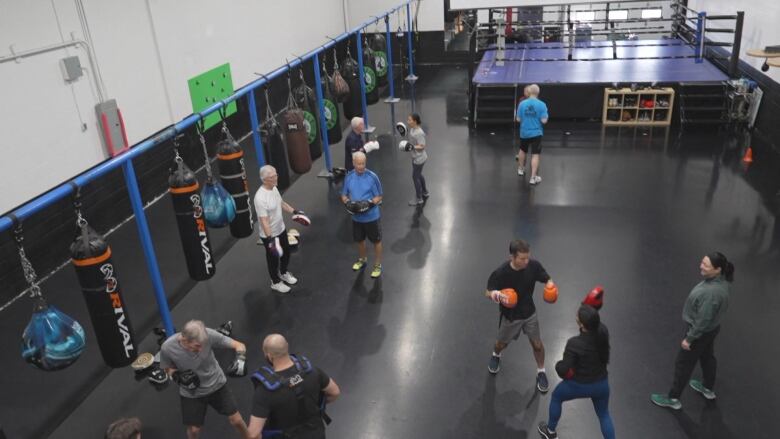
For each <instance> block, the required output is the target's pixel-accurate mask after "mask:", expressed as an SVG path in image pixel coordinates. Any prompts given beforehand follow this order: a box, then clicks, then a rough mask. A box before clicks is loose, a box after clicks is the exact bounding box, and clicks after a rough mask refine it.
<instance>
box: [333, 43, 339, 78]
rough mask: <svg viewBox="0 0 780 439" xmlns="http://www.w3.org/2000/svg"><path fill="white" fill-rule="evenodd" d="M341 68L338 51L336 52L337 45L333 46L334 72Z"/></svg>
mask: <svg viewBox="0 0 780 439" xmlns="http://www.w3.org/2000/svg"><path fill="white" fill-rule="evenodd" d="M338 69H339V60H338V53H336V47H335V46H334V47H333V72H334V73H335V72H336V70H338Z"/></svg>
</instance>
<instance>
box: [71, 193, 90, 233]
mask: <svg viewBox="0 0 780 439" xmlns="http://www.w3.org/2000/svg"><path fill="white" fill-rule="evenodd" d="M70 184H71V186H72V187H73V210H74V211H75V212H76V224H77V225H78V226H79V227H80V228H84V227H86V226H87V225H89V223H88V222H87V220H86V219H85V218H84V216H83V215H82V214H81V188H80V187H78V185H77V184H76V183H75V182H70Z"/></svg>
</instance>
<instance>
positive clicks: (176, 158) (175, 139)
mask: <svg viewBox="0 0 780 439" xmlns="http://www.w3.org/2000/svg"><path fill="white" fill-rule="evenodd" d="M181 137H184V134H176V133H174V134H173V153H174V154H175V156H174V157H173V161H175V162H176V165H177V166H178V165H180V164H181V163H184V159H183V158H181V156H180V155H179V139H180V138H181Z"/></svg>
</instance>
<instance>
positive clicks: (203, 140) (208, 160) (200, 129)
mask: <svg viewBox="0 0 780 439" xmlns="http://www.w3.org/2000/svg"><path fill="white" fill-rule="evenodd" d="M195 128H196V129H197V131H198V139H200V146H201V147H203V157H204V158H205V159H206V161H205V163H204V167H205V168H206V179H207V180H206V181H207V182H208V183H214V174H213V173H212V172H211V158H210V157H209V150H208V149H207V148H206V138H205V137H203V131H205V129H204V128H203V117H201V118H200V122H198V123H196V124H195Z"/></svg>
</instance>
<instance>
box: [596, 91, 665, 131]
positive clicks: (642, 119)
mask: <svg viewBox="0 0 780 439" xmlns="http://www.w3.org/2000/svg"><path fill="white" fill-rule="evenodd" d="M672 108H674V89H671V88H647V89H641V90H636V91H632V90H631V89H630V88H621V89H617V90H616V89H614V88H606V89H604V114H603V117H602V121H603V123H604V125H615V126H618V125H651V126H669V124H671V123H672Z"/></svg>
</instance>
